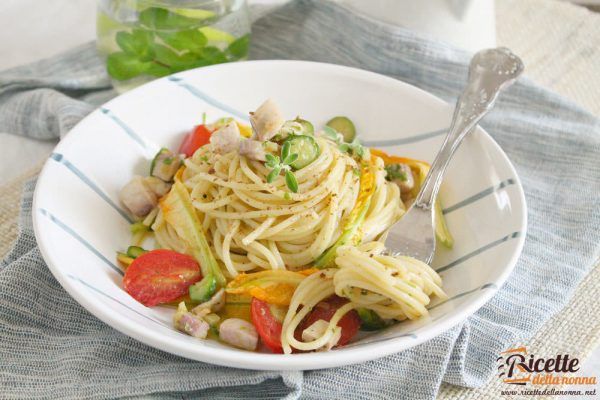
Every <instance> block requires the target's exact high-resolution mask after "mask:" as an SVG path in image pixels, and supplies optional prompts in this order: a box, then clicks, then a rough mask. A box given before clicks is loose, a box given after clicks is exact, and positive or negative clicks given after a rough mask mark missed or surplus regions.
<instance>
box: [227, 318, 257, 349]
mask: <svg viewBox="0 0 600 400" xmlns="http://www.w3.org/2000/svg"><path fill="white" fill-rule="evenodd" d="M219 338H220V339H221V340H222V341H224V342H225V343H228V344H230V345H232V346H234V347H239V348H240V349H245V350H256V346H257V345H258V333H257V332H256V329H255V328H254V325H252V324H251V323H250V322H248V321H244V320H243V319H239V318H229V319H226V320H225V321H223V322H222V323H221V326H219Z"/></svg>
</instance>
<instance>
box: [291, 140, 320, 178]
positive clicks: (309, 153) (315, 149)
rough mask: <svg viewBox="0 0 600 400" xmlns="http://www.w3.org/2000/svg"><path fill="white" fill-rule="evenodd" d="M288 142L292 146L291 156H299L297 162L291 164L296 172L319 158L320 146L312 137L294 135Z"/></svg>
mask: <svg viewBox="0 0 600 400" xmlns="http://www.w3.org/2000/svg"><path fill="white" fill-rule="evenodd" d="M286 142H287V143H289V144H290V154H294V153H295V154H298V158H297V159H296V161H294V162H293V163H291V164H290V165H291V167H292V168H294V169H295V170H298V169H301V168H304V167H306V166H307V165H308V164H310V163H311V162H313V161H315V160H316V159H317V157H318V156H319V150H320V149H319V145H318V144H317V142H316V141H315V139H314V138H313V137H312V136H308V135H293V136H290V137H289V138H288V139H286Z"/></svg>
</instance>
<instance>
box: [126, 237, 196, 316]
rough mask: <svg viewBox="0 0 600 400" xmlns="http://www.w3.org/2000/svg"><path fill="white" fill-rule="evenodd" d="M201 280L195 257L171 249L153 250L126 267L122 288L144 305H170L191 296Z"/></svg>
mask: <svg viewBox="0 0 600 400" xmlns="http://www.w3.org/2000/svg"><path fill="white" fill-rule="evenodd" d="M201 278H202V274H201V273H200V266H199V265H198V263H197V262H196V260H194V259H193V258H192V257H190V256H188V255H185V254H181V253H177V252H175V251H172V250H164V249H163V250H152V251H149V252H148V253H145V254H142V255H141V256H139V257H138V258H136V259H135V260H134V261H133V263H132V264H131V265H130V266H129V268H127V271H126V272H125V276H124V277H123V287H124V289H125V291H126V292H127V293H129V294H130V295H131V297H133V298H134V299H136V300H137V301H139V302H140V303H142V304H143V305H145V306H148V307H152V306H155V305H157V304H162V303H168V302H170V301H173V300H175V299H177V298H179V297H181V296H183V295H185V294H187V293H188V288H189V287H190V285H193V284H194V283H196V282H198V281H199V280H200V279H201Z"/></svg>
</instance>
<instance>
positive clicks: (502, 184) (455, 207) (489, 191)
mask: <svg viewBox="0 0 600 400" xmlns="http://www.w3.org/2000/svg"><path fill="white" fill-rule="evenodd" d="M514 184H515V180H514V179H512V178H509V179H506V180H504V181H502V182H500V183H499V184H497V185H495V186H492V187H489V188H487V189H485V190H482V191H481V192H479V193H476V194H474V195H473V196H471V197H468V198H466V199H464V200H462V201H459V202H458V203H456V204H454V205H451V206H450V207H447V208H444V210H442V212H443V213H444V214H448V213H451V212H452V211H456V210H458V209H459V208H462V207H464V206H467V205H469V204H471V203H474V202H475V201H477V200H480V199H482V198H484V197H486V196H489V195H491V194H493V193H496V192H498V191H499V190H501V189H504V188H505V187H507V186H510V185H514Z"/></svg>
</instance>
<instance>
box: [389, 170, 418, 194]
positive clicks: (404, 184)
mask: <svg viewBox="0 0 600 400" xmlns="http://www.w3.org/2000/svg"><path fill="white" fill-rule="evenodd" d="M396 165H397V167H395V168H396V173H398V174H399V175H401V178H395V179H394V178H392V179H391V181H392V182H394V183H395V184H396V185H398V187H399V188H400V193H402V194H406V193H408V192H410V191H411V190H413V188H414V187H415V178H414V176H413V173H412V171H411V169H410V167H409V166H408V165H406V164H396Z"/></svg>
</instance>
